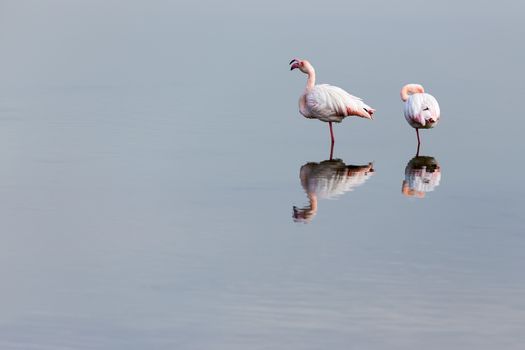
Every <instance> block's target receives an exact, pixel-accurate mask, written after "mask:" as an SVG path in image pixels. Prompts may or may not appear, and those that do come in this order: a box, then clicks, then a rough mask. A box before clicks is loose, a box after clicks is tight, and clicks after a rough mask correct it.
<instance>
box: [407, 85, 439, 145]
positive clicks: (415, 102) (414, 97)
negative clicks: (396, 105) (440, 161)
mask: <svg viewBox="0 0 525 350" xmlns="http://www.w3.org/2000/svg"><path fill="white" fill-rule="evenodd" d="M401 99H402V100H403V101H404V102H405V119H406V120H407V122H408V124H410V126H411V127H413V128H414V129H416V135H417V153H419V145H420V144H421V140H420V139H419V129H430V128H433V127H434V126H436V125H437V123H438V121H439V114H440V111H439V104H438V102H437V100H436V99H435V98H434V96H432V95H430V94H427V93H425V89H424V88H423V86H421V85H419V84H407V85H405V86H403V88H402V89H401Z"/></svg>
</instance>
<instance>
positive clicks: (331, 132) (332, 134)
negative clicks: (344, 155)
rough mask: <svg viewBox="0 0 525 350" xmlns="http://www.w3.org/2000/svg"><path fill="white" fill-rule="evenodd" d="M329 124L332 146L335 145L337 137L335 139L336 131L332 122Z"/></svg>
mask: <svg viewBox="0 0 525 350" xmlns="http://www.w3.org/2000/svg"><path fill="white" fill-rule="evenodd" d="M328 125H330V136H331V137H332V146H333V145H334V142H335V139H334V131H333V130H332V122H328Z"/></svg>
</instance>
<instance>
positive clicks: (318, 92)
mask: <svg viewBox="0 0 525 350" xmlns="http://www.w3.org/2000/svg"><path fill="white" fill-rule="evenodd" d="M290 64H291V65H292V66H291V67H290V70H294V69H295V68H299V70H300V71H301V72H303V73H305V74H307V75H308V80H307V81H306V88H305V90H304V92H303V94H302V95H301V97H300V98H299V112H300V113H301V114H302V115H303V116H305V117H306V118H309V119H319V120H321V121H323V122H328V124H329V126H330V137H331V140H332V145H333V144H334V141H335V139H334V132H333V130H332V122H335V123H340V122H341V121H342V120H343V119H344V118H345V117H349V116H358V117H361V118H367V119H373V117H372V116H373V114H374V112H375V109H373V108H372V107H370V106H368V105H366V104H365V103H364V102H363V100H361V99H360V98H359V97H355V96H352V95H350V94H349V93H348V92H346V91H345V90H343V89H341V88H338V87H337V86H332V85H328V84H322V85H315V70H314V67H313V66H312V65H311V64H310V62H308V61H307V60H300V59H297V58H294V59H293V60H292V61H291V62H290Z"/></svg>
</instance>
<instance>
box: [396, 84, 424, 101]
mask: <svg viewBox="0 0 525 350" xmlns="http://www.w3.org/2000/svg"><path fill="white" fill-rule="evenodd" d="M424 92H425V89H423V86H421V85H419V84H407V85H405V86H403V88H402V89H401V99H402V100H403V101H406V100H408V97H409V96H410V95H412V94H417V93H421V94H422V93H424Z"/></svg>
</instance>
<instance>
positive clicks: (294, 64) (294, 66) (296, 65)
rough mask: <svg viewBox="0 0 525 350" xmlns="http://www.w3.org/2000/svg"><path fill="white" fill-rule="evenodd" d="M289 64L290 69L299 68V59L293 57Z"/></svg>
mask: <svg viewBox="0 0 525 350" xmlns="http://www.w3.org/2000/svg"><path fill="white" fill-rule="evenodd" d="M292 63H293V64H292ZM289 64H291V65H292V66H291V67H290V70H294V69H295V68H299V60H298V59H297V58H294V59H293V60H291V61H290V63H289Z"/></svg>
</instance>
